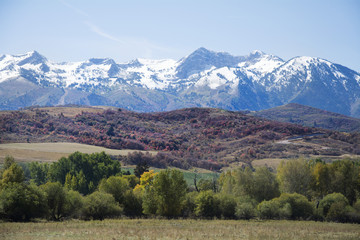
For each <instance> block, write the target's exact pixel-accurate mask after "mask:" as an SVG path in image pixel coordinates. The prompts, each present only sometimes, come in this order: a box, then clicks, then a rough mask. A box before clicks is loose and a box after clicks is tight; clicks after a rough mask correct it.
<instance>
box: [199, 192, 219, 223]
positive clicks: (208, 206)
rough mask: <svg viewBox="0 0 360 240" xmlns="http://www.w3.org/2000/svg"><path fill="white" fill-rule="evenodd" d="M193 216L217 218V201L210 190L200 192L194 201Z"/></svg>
mask: <svg viewBox="0 0 360 240" xmlns="http://www.w3.org/2000/svg"><path fill="white" fill-rule="evenodd" d="M195 203H196V208H195V214H196V216H198V217H204V218H212V217H219V215H220V214H219V213H220V211H219V200H218V199H217V197H216V196H215V193H214V192H213V191H211V190H208V191H203V192H200V193H199V195H198V196H197V197H196V199H195Z"/></svg>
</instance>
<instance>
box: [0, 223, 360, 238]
mask: <svg viewBox="0 0 360 240" xmlns="http://www.w3.org/2000/svg"><path fill="white" fill-rule="evenodd" d="M0 239H12V240H17V239H21V240H26V239H38V240H41V239H87V240H91V239H96V240H98V239H207V240H208V239H262V240H263V239H360V226H359V225H355V224H340V223H322V222H311V221H306V222H305V221H235V220H154V219H151V220H150V219H149V220H144V219H140V220H137V219H135V220H105V221H88V222H84V221H65V222H38V223H0Z"/></svg>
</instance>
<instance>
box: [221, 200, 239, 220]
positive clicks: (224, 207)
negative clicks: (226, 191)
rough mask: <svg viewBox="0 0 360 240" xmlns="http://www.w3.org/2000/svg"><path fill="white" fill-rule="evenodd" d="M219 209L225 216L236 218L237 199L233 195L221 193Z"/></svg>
mask: <svg viewBox="0 0 360 240" xmlns="http://www.w3.org/2000/svg"><path fill="white" fill-rule="evenodd" d="M218 199H219V210H220V214H221V216H222V217H223V218H235V208H236V201H235V198H234V197H233V196H232V195H223V194H222V195H220V196H219V197H218Z"/></svg>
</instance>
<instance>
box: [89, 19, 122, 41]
mask: <svg viewBox="0 0 360 240" xmlns="http://www.w3.org/2000/svg"><path fill="white" fill-rule="evenodd" d="M84 23H85V24H86V25H87V26H88V27H89V29H90V30H91V31H92V32H94V33H96V34H97V35H99V36H101V37H104V38H107V39H109V40H112V41H115V42H119V43H122V44H125V42H124V41H122V40H120V39H119V38H117V37H114V36H112V35H110V34H108V33H106V32H104V31H103V30H102V29H100V28H99V27H98V26H96V25H95V24H93V23H91V22H88V21H85V22H84Z"/></svg>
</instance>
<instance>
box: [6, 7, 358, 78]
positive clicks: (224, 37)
mask: <svg viewBox="0 0 360 240" xmlns="http://www.w3.org/2000/svg"><path fill="white" fill-rule="evenodd" d="M199 47H206V48H208V49H210V50H214V51H226V52H229V53H231V54H233V55H246V54H248V53H249V52H251V51H252V50H255V49H258V50H262V51H264V52H266V53H271V54H274V55H277V56H279V57H281V58H283V59H285V60H287V59H290V58H292V57H295V56H312V57H321V58H325V59H328V60H330V61H333V62H336V63H340V64H342V65H345V66H347V67H350V68H352V69H354V70H356V71H360V1H358V0H337V1H335V0H311V1H309V0H298V1H292V0H286V1H285V0H284V1H280V0H278V1H271V0H263V1H259V0H258V1H257V0H255V1H250V0H249V1H241V0H237V1H236V0H221V1H220V0H219V1H217V0H206V1H203V0H190V1H188V0H181V1H171V0H163V1H161V0H152V1H150V0H132V1H121V0H120V1H116V0H101V1H91V0H31V1H30V0H0V54H4V53H8V54H19V53H25V52H28V51H31V50H37V51H38V52H40V53H41V54H43V55H44V56H46V57H47V58H48V59H50V60H52V61H56V62H61V61H80V60H86V59H88V58H91V57H110V58H113V59H115V60H116V61H117V62H126V61H129V60H132V59H135V58H137V57H139V58H154V59H161V58H172V59H180V58H181V57H183V56H186V55H188V54H190V53H191V52H192V51H194V50H195V49H197V48H199Z"/></svg>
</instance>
